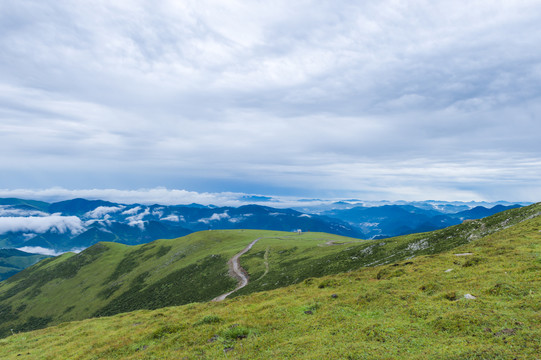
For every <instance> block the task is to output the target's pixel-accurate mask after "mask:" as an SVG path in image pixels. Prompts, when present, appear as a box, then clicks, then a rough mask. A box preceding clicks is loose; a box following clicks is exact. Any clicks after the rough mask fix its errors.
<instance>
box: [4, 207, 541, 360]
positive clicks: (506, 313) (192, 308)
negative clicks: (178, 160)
mask: <svg viewBox="0 0 541 360" xmlns="http://www.w3.org/2000/svg"><path fill="white" fill-rule="evenodd" d="M538 210H539V207H530V209H527V210H526V211H530V213H529V214H528V213H523V214H522V215H520V216H519V215H518V213H513V212H511V213H509V214H508V219H509V220H506V219H503V218H494V219H489V220H487V222H484V223H479V224H470V223H468V224H465V225H467V227H458V228H456V229H455V230H454V233H451V231H452V230H447V232H442V233H440V235H439V236H440V238H441V236H443V239H446V241H447V243H448V244H454V245H457V247H456V248H454V249H452V250H451V251H443V252H441V253H439V254H432V255H421V256H417V257H415V258H412V259H408V260H403V261H396V262H395V261H394V260H393V261H391V263H388V264H386V265H382V266H375V267H369V268H362V269H360V270H354V271H351V272H346V273H343V274H339V275H333V276H327V277H323V278H309V279H306V280H304V281H302V282H300V283H298V284H296V285H292V286H289V287H284V288H280V289H275V290H272V291H266V292H256V293H252V294H249V295H246V296H239V297H236V298H234V299H231V300H226V301H225V302H222V303H214V302H209V303H194V304H189V305H184V306H179V307H169V308H163V309H158V310H153V311H149V310H141V311H135V312H131V313H126V314H120V315H116V316H113V317H103V318H98V319H90V320H85V321H81V322H73V323H65V324H61V325H59V326H56V327H52V328H48V329H43V330H39V331H34V332H30V333H20V334H15V335H13V336H10V337H8V338H6V339H3V340H0V358H6V359H58V358H72V359H222V358H224V359H225V358H233V359H316V358H321V359H515V358H516V359H539V356H540V354H541V341H540V339H541V290H540V289H541V217H539V216H537V217H533V215H534V214H535V213H536V212H538ZM519 219H520V220H521V221H519ZM502 220H503V222H502ZM483 224H484V226H483ZM511 225H512V226H511ZM470 226H471V227H470ZM490 227H492V228H493V229H494V230H495V231H493V232H491V233H490V234H485V235H483V234H484V233H485V232H486V231H488V229H489V228H490ZM496 229H498V230H496ZM466 230H468V231H469V234H470V235H467V236H466V235H465V234H466ZM432 236H435V235H434V234H425V235H419V237H415V238H414V239H410V240H412V241H413V242H412V241H410V242H409V244H411V245H407V246H405V245H404V244H403V242H404V243H406V242H407V241H408V240H406V239H405V238H400V239H395V240H394V241H396V244H395V246H394V249H395V250H398V251H401V252H403V253H404V254H405V253H406V252H407V251H409V250H407V248H408V247H410V248H413V247H416V248H419V249H422V250H420V251H425V250H426V251H439V250H441V249H442V248H443V246H442V245H436V244H437V243H438V242H437V241H435V238H433V237H432ZM446 236H448V237H446ZM272 241H273V242H278V240H272ZM284 241H287V240H284ZM388 241H390V240H388ZM442 241H443V240H442ZM460 243H464V244H463V245H460ZM387 244H388V243H387ZM387 244H386V245H379V246H378V247H377V248H380V247H382V246H388V245H387ZM258 245H260V246H262V248H260V249H259V250H257V249H254V250H256V251H259V252H261V251H262V250H263V249H266V247H265V244H264V243H263V242H261V244H260V243H258ZM267 246H269V248H271V249H272V246H273V245H267ZM340 246H346V247H350V246H352V245H351V244H346V245H335V246H329V248H336V247H340ZM364 246H366V245H364ZM370 246H374V244H373V243H372V245H370ZM431 247H432V248H431ZM321 248H322V249H323V247H321ZM365 249H366V247H365ZM373 249H376V248H373ZM430 249H432V250H430ZM350 251H353V249H352V250H350ZM367 252H368V251H367ZM278 253H279V251H276V254H278ZM272 254H273V252H270V254H268V255H267V259H269V268H272V264H273V263H274V262H273V260H271V259H272ZM283 254H285V253H282V255H283ZM279 259H280V257H277V258H276V259H275V260H276V261H279ZM246 260H247V261H246V262H245V263H246V264H249V265H250V266H251V267H252V268H253V269H256V268H258V266H259V265H258V261H259V260H258V257H257V256H256V257H252V258H248V259H246ZM382 262H387V260H382ZM297 263H298V262H297ZM286 265H287V264H286ZM262 275H263V274H262ZM266 276H271V270H269V272H268V273H267V274H266V275H265V277H266ZM253 277H255V276H253ZM265 277H263V279H264V278H265ZM466 295H468V297H470V296H469V295H472V296H473V297H475V298H474V299H473V298H470V299H468V298H467V297H465V296H466Z"/></svg>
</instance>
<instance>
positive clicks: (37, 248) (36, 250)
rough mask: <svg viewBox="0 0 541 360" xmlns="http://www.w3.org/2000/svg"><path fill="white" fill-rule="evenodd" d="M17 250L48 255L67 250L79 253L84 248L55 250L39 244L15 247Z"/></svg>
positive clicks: (62, 252) (60, 253) (58, 253)
mask: <svg viewBox="0 0 541 360" xmlns="http://www.w3.org/2000/svg"><path fill="white" fill-rule="evenodd" d="M17 250H19V251H24V252H27V253H30V254H41V255H49V256H58V255H62V254H65V253H67V252H73V253H76V254H77V253H80V252H81V251H83V250H84V248H75V249H72V250H70V251H56V250H54V249H48V248H44V247H41V246H23V247H20V248H17Z"/></svg>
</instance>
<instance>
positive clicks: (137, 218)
mask: <svg viewBox="0 0 541 360" xmlns="http://www.w3.org/2000/svg"><path fill="white" fill-rule="evenodd" d="M134 209H137V211H129V212H128V211H124V212H123V213H122V214H136V215H133V216H128V217H127V218H126V220H127V221H130V222H137V221H141V220H143V219H144V217H145V216H147V215H149V214H150V209H149V208H145V210H144V211H143V212H140V213H138V214H137V212H139V211H140V210H141V207H139V206H138V207H136V208H134ZM134 209H132V210H134Z"/></svg>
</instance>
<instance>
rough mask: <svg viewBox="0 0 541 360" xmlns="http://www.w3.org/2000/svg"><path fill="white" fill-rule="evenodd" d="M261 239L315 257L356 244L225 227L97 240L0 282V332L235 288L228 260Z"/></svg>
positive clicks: (149, 306) (213, 294)
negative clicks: (126, 241) (139, 239)
mask: <svg viewBox="0 0 541 360" xmlns="http://www.w3.org/2000/svg"><path fill="white" fill-rule="evenodd" d="M259 237H264V239H262V240H261V241H268V244H269V246H270V245H271V243H273V242H277V243H280V242H284V241H285V242H286V244H285V245H284V244H281V243H280V245H279V246H278V248H277V249H279V250H278V251H282V250H281V249H287V250H288V251H289V253H296V251H297V252H300V251H304V250H309V251H312V253H314V254H315V255H314V256H315V257H316V258H317V256H323V255H329V254H332V253H337V252H338V251H340V249H339V248H336V247H321V248H320V247H319V246H318V245H320V244H324V243H325V242H326V241H359V240H357V239H349V238H343V237H340V236H335V235H328V234H317V233H311V234H303V235H292V233H284V232H273V231H254V230H245V231H244V230H228V231H205V232H199V233H195V234H191V235H188V236H186V237H183V238H178V239H174V240H158V241H154V242H152V243H149V244H145V245H140V246H126V245H122V244H117V243H98V244H96V245H94V246H92V247H90V248H88V249H87V250H85V251H83V252H81V253H79V254H73V253H66V254H64V255H62V256H59V257H56V258H50V259H47V260H45V261H42V262H40V263H38V264H36V265H34V266H32V267H30V268H28V269H26V270H24V271H22V272H20V273H18V274H16V275H15V276H13V277H11V278H9V279H8V280H5V281H3V282H1V283H0V335H2V336H6V335H9V334H11V329H15V330H17V331H28V330H33V329H38V328H42V327H44V326H48V325H52V324H58V323H60V322H64V321H71V320H80V319H85V318H89V317H94V316H106V315H113V314H117V313H120V312H127V311H133V310H137V309H156V308H160V307H164V306H171V305H180V304H187V303H191V302H198V301H208V300H211V299H213V298H214V297H216V296H218V295H220V294H222V293H225V292H227V291H228V290H231V289H233V288H235V285H236V280H234V279H233V278H231V277H230V276H229V275H228V267H227V261H228V260H229V259H230V258H231V257H232V256H233V255H234V254H236V253H237V252H239V251H240V250H242V249H243V248H244V247H245V246H246V245H247V244H248V243H250V242H251V241H253V240H254V239H256V238H259ZM284 239H285V240H284ZM292 239H294V241H292ZM293 243H294V244H293ZM273 249H274V248H273ZM317 253H319V255H317ZM281 256H282V257H285V256H286V253H282V254H281ZM290 257H291V258H294V256H290ZM274 286H277V285H276V284H275V285H274Z"/></svg>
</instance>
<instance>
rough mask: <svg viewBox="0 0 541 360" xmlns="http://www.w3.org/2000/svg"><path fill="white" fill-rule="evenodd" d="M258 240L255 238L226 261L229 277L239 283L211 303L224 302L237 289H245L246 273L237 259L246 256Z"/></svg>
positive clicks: (246, 282) (246, 283)
mask: <svg viewBox="0 0 541 360" xmlns="http://www.w3.org/2000/svg"><path fill="white" fill-rule="evenodd" d="M259 239H261V238H257V239H255V240H254V241H252V242H251V243H250V244H249V245H248V246H246V247H245V248H244V249H243V250H242V251H241V252H239V253H238V254H235V256H233V257H232V258H231V259H230V260H229V261H228V265H229V275H231V276H232V277H234V278H235V279H237V280H238V281H239V282H238V284H237V287H236V288H235V289H234V290H231V291H230V292H227V293H225V294H222V295H220V296H217V297H215V298H214V299H212V301H222V300H224V299H225V298H226V297H228V296H229V295H231V294H233V293H234V292H235V291H238V290H239V289H242V288H243V287H245V286H246V285H248V273H247V272H246V270H244V269H243V268H242V267H241V266H240V264H239V258H240V257H241V256H242V255H244V254H246V253H247V252H248V251H250V249H251V248H252V246H254V244H255V243H256V242H258V241H259Z"/></svg>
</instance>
